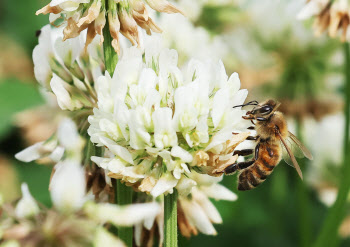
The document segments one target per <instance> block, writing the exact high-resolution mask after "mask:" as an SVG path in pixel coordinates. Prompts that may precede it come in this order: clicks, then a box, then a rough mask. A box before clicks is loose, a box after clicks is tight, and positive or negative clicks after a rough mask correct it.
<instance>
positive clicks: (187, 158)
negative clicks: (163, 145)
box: [171, 146, 193, 163]
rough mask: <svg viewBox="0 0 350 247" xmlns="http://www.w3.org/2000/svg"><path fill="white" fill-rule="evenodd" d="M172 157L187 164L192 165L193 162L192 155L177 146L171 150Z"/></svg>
mask: <svg viewBox="0 0 350 247" xmlns="http://www.w3.org/2000/svg"><path fill="white" fill-rule="evenodd" d="M171 155H172V156H174V157H178V158H180V159H181V160H182V161H183V162H186V163H190V162H192V160H193V157H192V155H191V154H190V153H189V152H187V151H186V150H185V149H183V148H181V147H179V146H175V147H173V148H172V149H171Z"/></svg>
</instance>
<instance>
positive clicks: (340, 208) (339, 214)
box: [314, 43, 350, 247]
mask: <svg viewBox="0 0 350 247" xmlns="http://www.w3.org/2000/svg"><path fill="white" fill-rule="evenodd" d="M344 55H345V66H344V75H345V78H346V81H345V88H344V90H345V107H344V108H345V133H344V135H345V136H344V150H343V152H344V153H343V167H342V172H341V177H340V185H339V191H338V196H337V199H336V201H335V203H334V205H333V206H332V208H331V209H330V210H329V213H328V215H327V217H326V220H325V222H324V223H323V226H322V229H321V232H320V234H319V236H318V238H317V240H316V242H315V244H314V246H315V247H322V246H327V247H328V246H335V245H336V244H337V243H339V241H338V228H339V225H340V224H341V222H342V220H343V218H344V216H345V213H346V201H347V197H348V194H349V189H350V164H349V162H350V152H349V147H350V143H349V124H350V54H349V44H348V43H344Z"/></svg>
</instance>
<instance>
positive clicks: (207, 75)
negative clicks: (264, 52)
mask: <svg viewBox="0 0 350 247" xmlns="http://www.w3.org/2000/svg"><path fill="white" fill-rule="evenodd" d="M160 44H161V40H160V38H159V37H158V36H152V37H151V38H150V39H149V40H146V42H145V51H144V54H143V53H142V52H141V51H140V50H139V49H137V48H136V47H131V48H129V49H127V50H125V53H124V54H123V56H122V57H121V58H120V61H119V62H118V64H117V66H116V69H115V73H114V76H113V77H110V75H109V74H108V72H106V74H105V76H101V77H99V79H98V80H97V85H96V88H97V94H98V107H97V108H95V109H94V115H92V116H90V117H89V122H90V124H91V126H90V127H89V129H88V133H89V135H90V136H91V140H92V142H94V143H96V144H97V145H99V146H105V147H106V148H107V151H106V154H107V156H104V157H92V159H93V161H94V162H95V163H97V164H98V165H99V166H100V167H102V168H104V169H106V170H107V174H108V176H110V177H113V178H117V179H121V180H122V181H124V182H126V184H127V185H131V186H133V187H134V188H135V189H136V190H139V191H143V192H147V193H150V194H151V195H152V196H154V197H157V196H159V195H162V194H164V193H165V194H166V193H172V192H173V189H174V188H176V189H177V190H178V191H179V194H180V195H187V194H189V193H190V192H191V190H192V188H193V187H194V186H196V185H197V182H196V179H194V177H196V175H197V174H198V173H207V174H210V175H213V176H220V175H221V173H220V172H222V169H223V168H222V166H224V167H225V166H227V165H228V164H232V162H234V160H235V158H236V157H232V152H233V150H234V148H235V147H236V146H237V145H238V144H239V143H240V142H242V141H243V140H244V139H245V138H246V135H245V134H241V135H236V134H237V133H239V132H242V131H244V130H245V129H246V127H247V126H246V123H245V122H244V120H242V116H243V115H244V114H245V112H244V111H243V110H241V109H239V108H232V107H233V106H235V105H239V104H242V103H243V102H244V100H245V98H246V96H247V93H248V92H247V90H240V81H239V78H238V75H237V73H234V74H232V75H231V76H230V77H228V76H227V74H226V71H225V68H224V66H223V64H222V62H221V61H220V62H217V63H213V62H210V61H206V62H202V61H197V60H191V61H190V62H189V63H188V65H187V66H186V67H185V68H183V69H182V70H181V69H180V68H178V66H177V60H178V55H177V52H176V51H175V50H169V49H165V48H164V49H162V48H161V45H160ZM143 55H144V56H143ZM233 133H235V134H233Z"/></svg>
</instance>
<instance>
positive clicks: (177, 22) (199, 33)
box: [145, 1, 232, 64]
mask: <svg viewBox="0 0 350 247" xmlns="http://www.w3.org/2000/svg"><path fill="white" fill-rule="evenodd" d="M185 2H191V4H192V3H193V2H195V1H185ZM186 17H187V16H186ZM186 17H185V16H183V15H180V14H174V15H161V16H158V17H157V22H158V23H160V25H161V26H162V27H163V29H164V31H163V33H162V36H163V43H164V46H165V47H172V48H174V49H176V50H177V51H178V52H179V55H180V57H179V63H180V64H183V63H184V62H186V61H188V60H189V59H190V58H195V59H212V60H219V59H221V58H223V59H224V62H225V60H228V57H229V56H228V54H229V52H228V46H227V44H226V43H225V42H224V41H223V37H222V36H220V35H215V36H213V35H211V34H210V33H209V32H208V31H207V30H206V29H205V28H203V27H201V26H198V27H196V26H194V24H193V23H192V22H191V21H190V20H189V19H188V18H186ZM145 38H146V39H147V38H148V37H147V36H146V37H145ZM226 58H227V59H226ZM229 59H232V57H230V58H229ZM225 64H226V62H225Z"/></svg>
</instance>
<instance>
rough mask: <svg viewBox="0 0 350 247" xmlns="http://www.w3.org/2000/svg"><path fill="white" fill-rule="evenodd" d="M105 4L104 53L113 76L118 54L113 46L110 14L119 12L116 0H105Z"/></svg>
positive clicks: (107, 67) (106, 63) (107, 66)
mask: <svg viewBox="0 0 350 247" xmlns="http://www.w3.org/2000/svg"><path fill="white" fill-rule="evenodd" d="M104 4H105V6H104V7H105V9H106V25H105V27H104V28H103V38H104V41H103V54H104V57H105V66H106V69H107V71H108V73H109V74H110V76H113V73H114V69H115V66H116V65H117V63H118V54H117V53H116V52H115V51H114V48H113V47H112V40H113V38H112V36H111V33H110V31H109V22H108V15H113V14H114V13H116V12H117V4H116V3H115V2H114V0H105V2H104ZM116 18H117V17H116Z"/></svg>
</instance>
